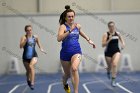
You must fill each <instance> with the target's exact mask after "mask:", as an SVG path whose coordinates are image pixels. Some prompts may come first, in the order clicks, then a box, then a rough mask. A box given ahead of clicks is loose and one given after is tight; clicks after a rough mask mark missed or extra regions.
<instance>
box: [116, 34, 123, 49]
mask: <svg viewBox="0 0 140 93" xmlns="http://www.w3.org/2000/svg"><path fill="white" fill-rule="evenodd" d="M117 34H118V36H119V40H120V42H121V47H122V49H123V48H124V47H125V42H124V39H123V37H122V36H121V35H120V33H118V32H117Z"/></svg>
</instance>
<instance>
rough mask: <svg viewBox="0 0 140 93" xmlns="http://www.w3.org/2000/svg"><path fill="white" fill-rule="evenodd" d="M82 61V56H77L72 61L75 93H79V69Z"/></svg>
mask: <svg viewBox="0 0 140 93" xmlns="http://www.w3.org/2000/svg"><path fill="white" fill-rule="evenodd" d="M80 61H81V54H75V55H74V56H73V57H72V59H71V75H72V77H71V79H72V84H73V87H74V93H78V86H79V73H78V67H79V64H80Z"/></svg>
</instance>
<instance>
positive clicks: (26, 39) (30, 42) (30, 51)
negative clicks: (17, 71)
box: [20, 25, 45, 90]
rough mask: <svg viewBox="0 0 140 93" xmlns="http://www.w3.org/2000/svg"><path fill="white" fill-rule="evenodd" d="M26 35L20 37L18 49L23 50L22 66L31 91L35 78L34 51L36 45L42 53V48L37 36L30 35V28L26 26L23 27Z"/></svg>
mask: <svg viewBox="0 0 140 93" xmlns="http://www.w3.org/2000/svg"><path fill="white" fill-rule="evenodd" d="M25 32H26V35H24V36H22V37H21V41H20V48H23V49H24V51H23V56H22V58H23V64H24V66H25V69H26V76H27V83H28V85H29V87H30V88H31V89H32V90H33V89H34V78H35V70H34V65H35V64H36V63H37V53H36V50H35V46H36V43H37V45H38V47H39V48H40V50H41V51H42V52H43V53H45V52H44V50H43V48H42V47H41V44H40V41H39V39H38V36H36V35H33V34H32V26H31V25H26V26H25Z"/></svg>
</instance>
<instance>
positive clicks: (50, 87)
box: [47, 82, 62, 93]
mask: <svg viewBox="0 0 140 93" xmlns="http://www.w3.org/2000/svg"><path fill="white" fill-rule="evenodd" d="M59 84H62V82H55V83H51V84H49V86H48V90H47V93H51V89H52V87H53V86H55V85H59Z"/></svg>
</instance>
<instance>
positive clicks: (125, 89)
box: [116, 83, 133, 93]
mask: <svg viewBox="0 0 140 93" xmlns="http://www.w3.org/2000/svg"><path fill="white" fill-rule="evenodd" d="M116 85H117V86H118V87H119V88H121V89H123V90H124V91H126V92H128V93H133V92H132V91H130V90H128V89H127V88H125V87H124V86H122V85H120V84H119V83H116Z"/></svg>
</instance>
